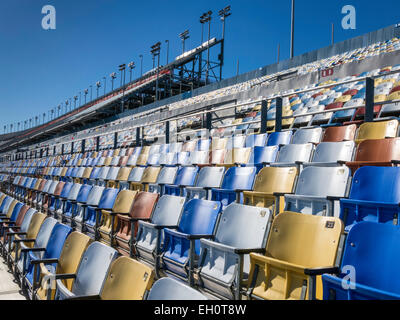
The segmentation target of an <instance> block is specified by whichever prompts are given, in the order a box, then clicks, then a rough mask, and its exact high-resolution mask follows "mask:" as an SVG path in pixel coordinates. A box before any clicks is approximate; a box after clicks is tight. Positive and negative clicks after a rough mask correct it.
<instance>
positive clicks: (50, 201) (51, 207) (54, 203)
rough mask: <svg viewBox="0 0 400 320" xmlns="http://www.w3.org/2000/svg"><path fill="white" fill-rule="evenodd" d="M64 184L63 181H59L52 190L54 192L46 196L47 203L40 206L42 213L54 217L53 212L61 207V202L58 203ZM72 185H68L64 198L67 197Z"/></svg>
mask: <svg viewBox="0 0 400 320" xmlns="http://www.w3.org/2000/svg"><path fill="white" fill-rule="evenodd" d="M64 186H65V182H64V181H59V182H58V183H57V185H56V187H55V189H54V192H53V193H51V194H48V198H47V202H45V203H44V204H43V206H42V211H43V212H44V213H47V214H48V215H54V212H55V211H56V210H57V209H58V208H60V206H61V201H60V199H59V198H60V195H61V193H62V191H63V189H64ZM71 186H72V184H69V185H68V190H67V193H66V196H67V195H68V192H69V190H70V188H71Z"/></svg>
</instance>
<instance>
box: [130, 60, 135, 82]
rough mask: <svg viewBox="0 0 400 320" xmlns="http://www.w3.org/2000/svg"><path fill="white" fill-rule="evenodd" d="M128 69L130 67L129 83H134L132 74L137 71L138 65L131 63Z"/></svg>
mask: <svg viewBox="0 0 400 320" xmlns="http://www.w3.org/2000/svg"><path fill="white" fill-rule="evenodd" d="M128 67H129V82H132V72H133V69H135V67H136V65H135V62H133V61H132V62H130V63H129V64H128Z"/></svg>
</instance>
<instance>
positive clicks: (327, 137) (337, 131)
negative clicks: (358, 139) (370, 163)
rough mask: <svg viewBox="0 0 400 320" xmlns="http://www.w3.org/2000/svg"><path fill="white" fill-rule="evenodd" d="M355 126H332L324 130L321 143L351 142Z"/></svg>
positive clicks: (354, 133)
mask: <svg viewBox="0 0 400 320" xmlns="http://www.w3.org/2000/svg"><path fill="white" fill-rule="evenodd" d="M356 130H357V125H355V124H351V125H347V126H334V127H328V128H326V130H325V132H324V135H323V138H322V142H340V141H353V140H354V138H355V135H356Z"/></svg>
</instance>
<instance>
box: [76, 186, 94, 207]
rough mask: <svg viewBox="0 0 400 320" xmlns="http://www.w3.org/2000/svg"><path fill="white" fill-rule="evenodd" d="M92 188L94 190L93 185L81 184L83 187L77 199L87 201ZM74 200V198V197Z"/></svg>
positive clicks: (81, 201)
mask: <svg viewBox="0 0 400 320" xmlns="http://www.w3.org/2000/svg"><path fill="white" fill-rule="evenodd" d="M91 190H92V186H91V185H88V184H84V185H81V187H80V188H79V192H78V194H77V195H76V198H75V200H76V201H77V202H80V203H86V201H87V199H88V196H89V193H90V191H91ZM72 200H74V199H72Z"/></svg>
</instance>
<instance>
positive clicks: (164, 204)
mask: <svg viewBox="0 0 400 320" xmlns="http://www.w3.org/2000/svg"><path fill="white" fill-rule="evenodd" d="M184 204H185V197H177V196H170V195H163V196H162V197H160V199H159V200H158V202H157V204H156V206H155V208H154V211H153V215H152V218H151V222H152V223H154V224H157V225H166V226H176V225H178V221H179V220H180V218H181V214H182V210H183V205H184Z"/></svg>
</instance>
